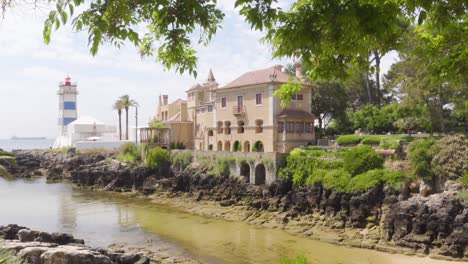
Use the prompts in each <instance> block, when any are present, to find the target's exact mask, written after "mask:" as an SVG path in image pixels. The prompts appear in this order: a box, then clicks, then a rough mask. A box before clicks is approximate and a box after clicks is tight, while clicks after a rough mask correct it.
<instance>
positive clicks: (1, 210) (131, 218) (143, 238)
mask: <svg viewBox="0 0 468 264" xmlns="http://www.w3.org/2000/svg"><path fill="white" fill-rule="evenodd" d="M9 223H16V224H20V225H24V226H28V227H30V228H33V229H38V230H43V231H49V232H54V231H60V232H69V233H72V234H74V235H75V237H78V238H83V239H85V241H86V243H87V244H90V245H93V246H102V247H106V246H108V245H110V244H111V243H114V242H118V243H122V244H127V245H134V246H138V245H142V244H151V245H154V246H155V247H158V246H163V247H165V248H168V251H166V252H173V253H174V254H180V255H185V256H191V257H194V258H196V259H198V260H200V261H202V262H203V263H278V261H279V259H280V257H281V256H295V255H299V254H302V255H306V256H307V257H308V258H309V259H310V260H312V261H315V262H314V263H321V264H328V263H334V264H335V263H379V264H387V263H421V264H422V263H445V262H443V261H435V260H430V259H428V258H418V257H409V256H403V255H392V254H388V253H382V252H377V251H371V250H365V249H354V248H346V247H339V246H335V245H331V244H327V243H322V242H319V241H314V240H310V239H307V238H302V237H298V236H293V235H290V234H288V233H286V232H284V231H280V230H270V229H265V228H260V227H256V226H252V225H248V224H246V223H241V222H231V221H226V220H222V219H211V218H205V217H200V216H196V215H192V214H188V213H184V212H180V211H179V210H176V209H172V208H168V207H162V206H156V205H154V204H152V203H150V202H149V201H146V200H136V199H132V200H129V199H126V198H123V197H120V196H117V195H110V194H105V193H99V192H90V191H82V190H78V189H74V188H72V187H71V186H70V185H68V184H65V183H56V184H46V183H45V180H43V179H39V180H30V181H25V180H16V181H5V180H3V179H1V178H0V225H4V224H9ZM447 263H454V262H447Z"/></svg>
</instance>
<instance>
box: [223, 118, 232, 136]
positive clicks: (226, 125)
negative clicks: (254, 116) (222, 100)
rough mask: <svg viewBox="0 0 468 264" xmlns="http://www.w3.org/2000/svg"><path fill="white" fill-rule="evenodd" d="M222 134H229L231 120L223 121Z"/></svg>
mask: <svg viewBox="0 0 468 264" xmlns="http://www.w3.org/2000/svg"><path fill="white" fill-rule="evenodd" d="M224 134H227V135H229V134H231V121H224Z"/></svg>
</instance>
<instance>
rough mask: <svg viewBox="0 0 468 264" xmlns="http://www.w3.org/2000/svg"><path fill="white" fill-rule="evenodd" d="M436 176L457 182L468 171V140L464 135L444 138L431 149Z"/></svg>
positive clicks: (433, 170)
mask: <svg viewBox="0 0 468 264" xmlns="http://www.w3.org/2000/svg"><path fill="white" fill-rule="evenodd" d="M431 154H433V155H434V156H433V159H432V161H431V169H432V172H433V174H434V175H436V176H438V177H441V178H443V179H452V180H457V179H460V178H462V177H463V176H464V173H466V171H467V170H468V140H466V138H465V137H464V136H462V135H457V136H449V137H444V138H442V139H440V140H438V141H436V142H435V143H434V145H433V146H432V147H431Z"/></svg>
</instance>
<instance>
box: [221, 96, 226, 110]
mask: <svg viewBox="0 0 468 264" xmlns="http://www.w3.org/2000/svg"><path fill="white" fill-rule="evenodd" d="M226 107H227V100H226V97H223V98H221V108H226Z"/></svg>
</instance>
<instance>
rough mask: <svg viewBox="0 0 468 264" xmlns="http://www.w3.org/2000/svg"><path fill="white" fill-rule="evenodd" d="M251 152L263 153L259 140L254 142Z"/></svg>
mask: <svg viewBox="0 0 468 264" xmlns="http://www.w3.org/2000/svg"><path fill="white" fill-rule="evenodd" d="M252 151H253V152H263V151H264V148H263V143H262V142H261V141H260V140H259V141H257V142H255V144H254V146H253V149H252Z"/></svg>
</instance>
